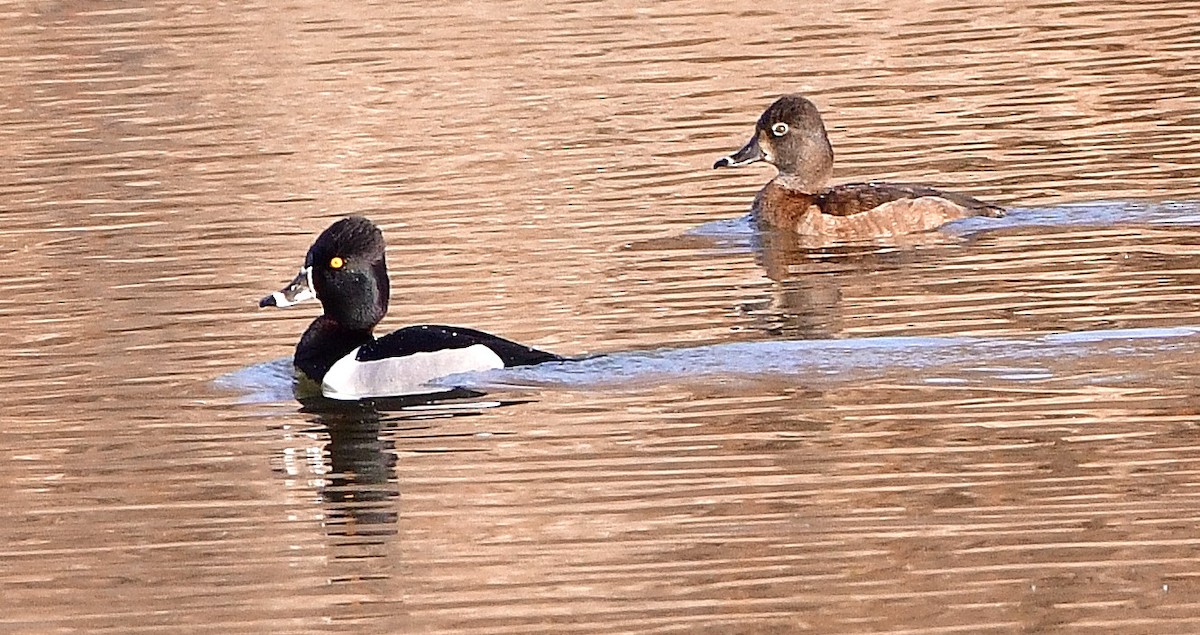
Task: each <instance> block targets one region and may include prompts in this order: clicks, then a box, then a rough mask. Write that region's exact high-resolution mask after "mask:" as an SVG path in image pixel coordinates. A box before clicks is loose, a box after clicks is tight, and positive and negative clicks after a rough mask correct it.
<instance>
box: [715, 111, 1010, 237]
mask: <svg viewBox="0 0 1200 635" xmlns="http://www.w3.org/2000/svg"><path fill="white" fill-rule="evenodd" d="M759 161H763V162H766V163H769V164H771V165H773V166H775V168H776V170H778V174H777V175H776V176H775V178H773V179H771V181H770V182H768V183H767V184H766V186H764V187H763V188H762V190H760V191H759V192H758V195H757V196H755V197H754V203H753V204H752V206H751V208H750V213H751V216H752V217H753V218H754V219H755V221H757V223H758V224H759V226H760V227H763V226H765V227H767V228H778V229H784V230H790V231H792V232H795V233H796V234H800V235H802V236H809V237H815V238H818V239H823V240H828V241H836V242H850V241H860V240H870V239H875V238H884V237H889V236H899V235H903V234H911V233H917V232H925V231H930V230H934V229H937V228H938V227H940V226H942V225H944V224H945V223H948V222H950V221H954V220H959V219H963V218H967V217H971V216H989V217H993V218H995V217H1001V216H1004V214H1005V210H1004V208H1002V207H1000V206H998V205H992V204H990V203H985V202H983V201H980V200H978V199H975V198H972V197H970V196H967V195H964V194H957V193H953V192H944V191H942V190H937V189H934V188H932V187H927V186H924V185H914V184H908V183H885V182H877V181H871V182H867V183H846V184H842V185H832V186H831V185H829V180H830V177H831V176H832V175H833V146H832V145H831V144H830V143H829V135H828V134H826V132H825V122H824V121H823V120H822V119H821V113H820V112H819V111H818V110H817V107H816V105H815V104H813V102H812V101H810V100H809V99H807V98H806V97H803V96H801V95H784V96H782V97H780V98H778V99H776V100H775V102H774V103H772V104H771V105H770V106H768V107H767V109H766V110H765V111H764V112H763V114H762V116H761V117H759V118H758V122H757V124H755V128H754V135H753V136H752V137H750V141H749V142H747V143H746V144H745V145H744V146H742V148H741V149H740V150H738V151H737V152H734V153H733V154H731V155H728V156H725V157H721V158H720V159H718V160H717V161H716V163H714V164H713V169H717V168H726V167H740V166H744V165H750V164H752V163H757V162H759Z"/></svg>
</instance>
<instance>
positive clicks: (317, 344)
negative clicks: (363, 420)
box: [258, 216, 562, 400]
mask: <svg viewBox="0 0 1200 635" xmlns="http://www.w3.org/2000/svg"><path fill="white" fill-rule="evenodd" d="M388 292H389V284H388V272H387V263H386V262H385V260H384V242H383V233H382V232H381V231H379V228H378V227H376V226H375V224H374V223H372V222H371V221H369V220H367V219H365V218H362V217H360V216H351V217H349V218H345V219H342V220H340V221H338V222H336V223H334V224H333V225H331V226H330V227H329V228H328V229H326V230H325V231H324V232H322V233H321V235H320V236H318V237H317V240H316V242H314V243H313V245H312V247H310V248H309V250H308V256H307V257H306V258H305V259H304V268H302V269H301V270H300V275H298V276H296V279H295V280H293V281H292V282H291V283H290V284H289V285H288V286H287V287H284V288H283V289H282V290H281V291H276V292H275V293H272V294H271V295H269V296H267V297H265V298H263V299H262V300H261V301H259V303H258V305H259V306H260V307H265V306H277V307H287V306H291V305H293V304H297V303H299V302H303V301H304V300H308V299H311V298H314V297H315V298H317V299H318V300H320V301H321V306H322V307H323V308H324V315H322V316H321V317H319V318H317V319H315V320H313V322H312V324H310V325H309V326H308V330H307V331H305V332H304V335H303V336H302V337H301V338H300V342H299V343H298V344H297V345H296V356H295V359H294V363H295V366H296V371H297V375H298V376H299V377H300V378H301V379H304V378H307V379H309V380H312V381H313V382H315V383H316V384H317V385H319V386H320V387H321V393H322V394H324V395H325V396H326V397H329V398H332V399H345V400H353V399H363V398H367V397H398V396H404V395H418V394H429V393H435V392H440V391H442V390H444V389H442V388H438V387H431V386H429V385H428V382H430V381H432V380H435V379H438V378H440V377H445V376H447V375H453V374H455V373H464V372H470V371H480V370H489V369H493V368H504V367H508V366H523V365H529V364H540V363H542V362H549V361H559V360H561V359H562V358H561V357H559V356H557V355H554V354H552V353H547V352H544V351H539V350H537V349H534V348H530V347H528V346H522V345H521V344H517V343H516V342H510V341H509V340H506V339H503V338H500V337H496V336H495V335H489V334H487V333H483V332H481V331H476V330H473V329H466V328H460V327H456V326H438V325H434V324H426V325H421V326H407V327H404V328H402V329H400V330H398V331H394V332H392V333H390V334H388V335H385V336H383V337H381V338H379V339H376V338H375V336H374V335H372V333H371V331H372V330H373V329H374V328H375V325H376V324H378V323H379V321H380V320H382V319H383V316H384V315H385V314H386V313H387V307H388Z"/></svg>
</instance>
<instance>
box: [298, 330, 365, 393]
mask: <svg viewBox="0 0 1200 635" xmlns="http://www.w3.org/2000/svg"><path fill="white" fill-rule="evenodd" d="M373 339H375V336H374V335H372V334H371V329H370V328H347V327H345V326H342V324H341V323H339V322H338V321H337V320H334V319H333V318H331V317H329V316H326V315H322V316H321V317H319V318H317V319H315V320H313V322H312V324H309V325H308V330H306V331H304V336H303V337H301V338H300V342H299V343H298V344H296V356H295V358H294V362H293V363H294V364H295V366H296V368H298V369H300V371H301V372H302V373H304V374H305V375H307V376H308V378H309V379H311V380H313V381H315V382H317V383H318V384H320V383H321V381H322V380H323V379H325V373H327V372H329V369H330V368H332V367H333V365H334V363H335V362H337V361H338V360H339V359H341V358H343V357H345V356H346V355H347V354H349V353H350V351H353V350H354V349H356V348H358V347H359V346H362V345H363V344H366V343H367V342H370V341H371V340H373Z"/></svg>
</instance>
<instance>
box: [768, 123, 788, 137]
mask: <svg viewBox="0 0 1200 635" xmlns="http://www.w3.org/2000/svg"><path fill="white" fill-rule="evenodd" d="M787 133H788V125H787V124H786V123H784V122H782V121H781V122H779V123H777V124H775V125H773V126H771V134H773V135H775V136H776V137H782V136H783V135H785V134H787Z"/></svg>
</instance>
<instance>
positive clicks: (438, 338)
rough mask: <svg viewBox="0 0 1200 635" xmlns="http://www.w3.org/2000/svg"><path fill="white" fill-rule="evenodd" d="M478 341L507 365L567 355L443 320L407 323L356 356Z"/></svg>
mask: <svg viewBox="0 0 1200 635" xmlns="http://www.w3.org/2000/svg"><path fill="white" fill-rule="evenodd" d="M475 344H483V345H484V346H486V347H488V348H490V349H492V351H493V352H494V353H496V355H497V356H499V357H500V359H501V360H502V361H503V362H504V365H505V366H529V365H532V364H541V363H542V362H555V361H562V360H563V359H564V358H563V357H560V356H558V355H555V354H554V353H547V352H546V351H540V350H538V349H536V348H531V347H529V346H525V345H523V344H518V343H516V342H513V341H510V340H506V339H504V338H502V337H497V336H495V335H492V334H490V333H484V332H483V331H476V330H475V329H468V328H463V327H461V326H442V325H440V324H421V325H417V326H406V327H404V328H402V329H399V330H396V331H392V332H391V333H388V334H387V335H384V336H383V337H381V338H379V339H377V340H374V341H372V342H370V343H368V344H366V345H364V346H363V347H362V348H360V349H359V350H358V356H357V357H356V358H355V359H357V360H358V361H360V362H370V361H376V360H380V359H387V358H389V357H403V356H405V355H412V354H413V353H432V352H435V351H440V350H445V349H451V348H467V347H468V346H474V345H475Z"/></svg>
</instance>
